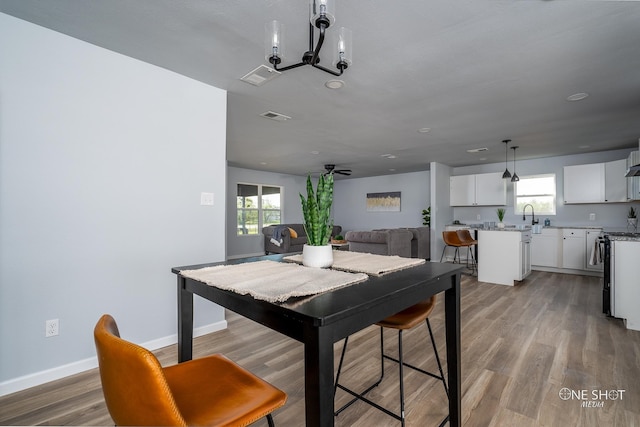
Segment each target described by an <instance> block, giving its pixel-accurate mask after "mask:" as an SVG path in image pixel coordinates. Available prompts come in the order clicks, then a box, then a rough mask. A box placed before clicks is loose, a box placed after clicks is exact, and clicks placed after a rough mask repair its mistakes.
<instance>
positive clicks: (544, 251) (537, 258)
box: [531, 228, 562, 268]
mask: <svg viewBox="0 0 640 427" xmlns="http://www.w3.org/2000/svg"><path fill="white" fill-rule="evenodd" d="M560 236H561V229H559V228H543V229H542V232H541V233H540V234H533V235H532V237H531V265H534V266H540V267H553V268H560V267H561V266H562V258H561V257H560V255H561V254H562V252H561V249H560V248H561V247H562V246H561V244H562V239H561V237H560Z"/></svg>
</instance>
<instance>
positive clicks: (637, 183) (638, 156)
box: [626, 151, 640, 200]
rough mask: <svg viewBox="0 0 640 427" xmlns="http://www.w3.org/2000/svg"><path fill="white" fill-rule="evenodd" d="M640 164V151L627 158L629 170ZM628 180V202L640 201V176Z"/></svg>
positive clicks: (633, 152)
mask: <svg viewBox="0 0 640 427" xmlns="http://www.w3.org/2000/svg"><path fill="white" fill-rule="evenodd" d="M638 164H640V151H632V152H631V153H629V157H628V158H627V169H629V168H630V167H631V166H635V165H638ZM626 179H627V200H640V176H630V177H628V178H626Z"/></svg>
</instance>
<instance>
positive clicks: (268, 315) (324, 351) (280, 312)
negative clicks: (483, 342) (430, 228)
mask: <svg viewBox="0 0 640 427" xmlns="http://www.w3.org/2000/svg"><path fill="white" fill-rule="evenodd" d="M288 255H290V254H288ZM285 256H287V254H276V255H266V256H260V257H247V258H240V259H233V260H228V261H222V262H213V263H206V264H196V265H188V266H182V267H173V268H172V269H171V271H172V272H173V273H174V274H176V275H177V291H178V295H177V303H178V316H177V317H178V362H184V361H187V360H191V358H192V356H193V296H194V295H198V296H200V297H202V298H204V299H207V300H209V301H211V302H213V303H215V304H218V305H219V306H222V307H224V308H226V309H228V310H231V311H233V312H235V313H237V314H239V315H241V316H244V317H246V318H248V319H251V320H253V321H255V322H257V323H259V324H261V325H264V326H266V327H267V328H270V329H272V330H274V331H277V332H279V333H281V334H283V335H285V336H287V337H290V338H292V339H294V340H296V341H299V342H301V343H302V344H303V345H304V393H305V399H304V400H305V424H306V425H307V426H309V427H314V426H333V425H334V350H333V346H334V343H336V342H338V341H340V340H342V339H344V338H345V337H348V336H349V335H351V334H353V333H355V332H358V331H360V330H362V329H364V328H366V327H368V326H370V325H372V324H374V323H376V322H378V321H380V320H382V319H384V318H385V317H388V316H390V315H392V314H395V313H397V312H399V311H402V310H404V309H406V308H408V307H410V306H412V305H414V304H415V303H417V302H420V301H422V300H425V299H428V298H430V297H431V296H432V295H436V294H439V293H441V292H444V312H445V316H444V317H445V337H446V360H447V371H448V372H447V383H448V387H449V408H448V409H449V410H448V415H447V418H445V420H448V422H449V425H450V426H452V427H457V426H460V424H461V378H460V373H461V367H460V362H461V357H460V352H461V349H460V277H461V272H462V270H463V266H461V265H460V264H448V263H438V262H425V263H423V264H420V265H417V266H413V267H411V268H406V269H402V270H399V271H394V272H391V273H388V274H384V275H380V276H371V277H369V278H368V279H366V280H364V281H361V282H358V283H355V284H351V285H349V286H344V287H340V288H338V289H333V290H330V291H327V292H322V293H319V294H317V295H312V296H307V297H295V298H290V299H287V300H286V301H282V302H270V301H265V300H262V299H258V298H255V297H253V296H251V295H249V294H241V293H238V292H234V291H230V290H226V289H221V288H218V287H216V286H212V285H211V284H207V283H204V282H203V281H201V280H197V279H194V278H189V277H186V275H184V274H182V272H186V271H191V270H197V269H202V268H206V267H214V266H221V265H236V264H242V263H251V262H258V261H263V260H270V261H276V262H286V260H285V259H284V258H285ZM305 268H310V267H305ZM264 280H265V281H269V280H272V279H271V278H270V277H264Z"/></svg>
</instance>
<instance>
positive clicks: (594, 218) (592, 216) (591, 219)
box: [589, 213, 596, 221]
mask: <svg viewBox="0 0 640 427" xmlns="http://www.w3.org/2000/svg"><path fill="white" fill-rule="evenodd" d="M595 220H596V214H594V213H590V214H589V221H595Z"/></svg>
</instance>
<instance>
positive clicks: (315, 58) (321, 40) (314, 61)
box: [311, 24, 326, 67]
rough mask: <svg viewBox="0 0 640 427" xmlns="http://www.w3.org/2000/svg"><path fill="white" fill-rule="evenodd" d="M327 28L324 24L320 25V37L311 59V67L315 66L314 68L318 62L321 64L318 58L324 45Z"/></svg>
mask: <svg viewBox="0 0 640 427" xmlns="http://www.w3.org/2000/svg"><path fill="white" fill-rule="evenodd" d="M325 28H326V27H325V26H324V24H321V25H320V35H319V36H318V44H317V45H316V48H315V49H314V50H313V57H312V58H311V65H313V66H314V67H315V66H316V64H317V63H318V62H320V59H319V58H318V56H319V55H320V49H322V43H324V29H325Z"/></svg>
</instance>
